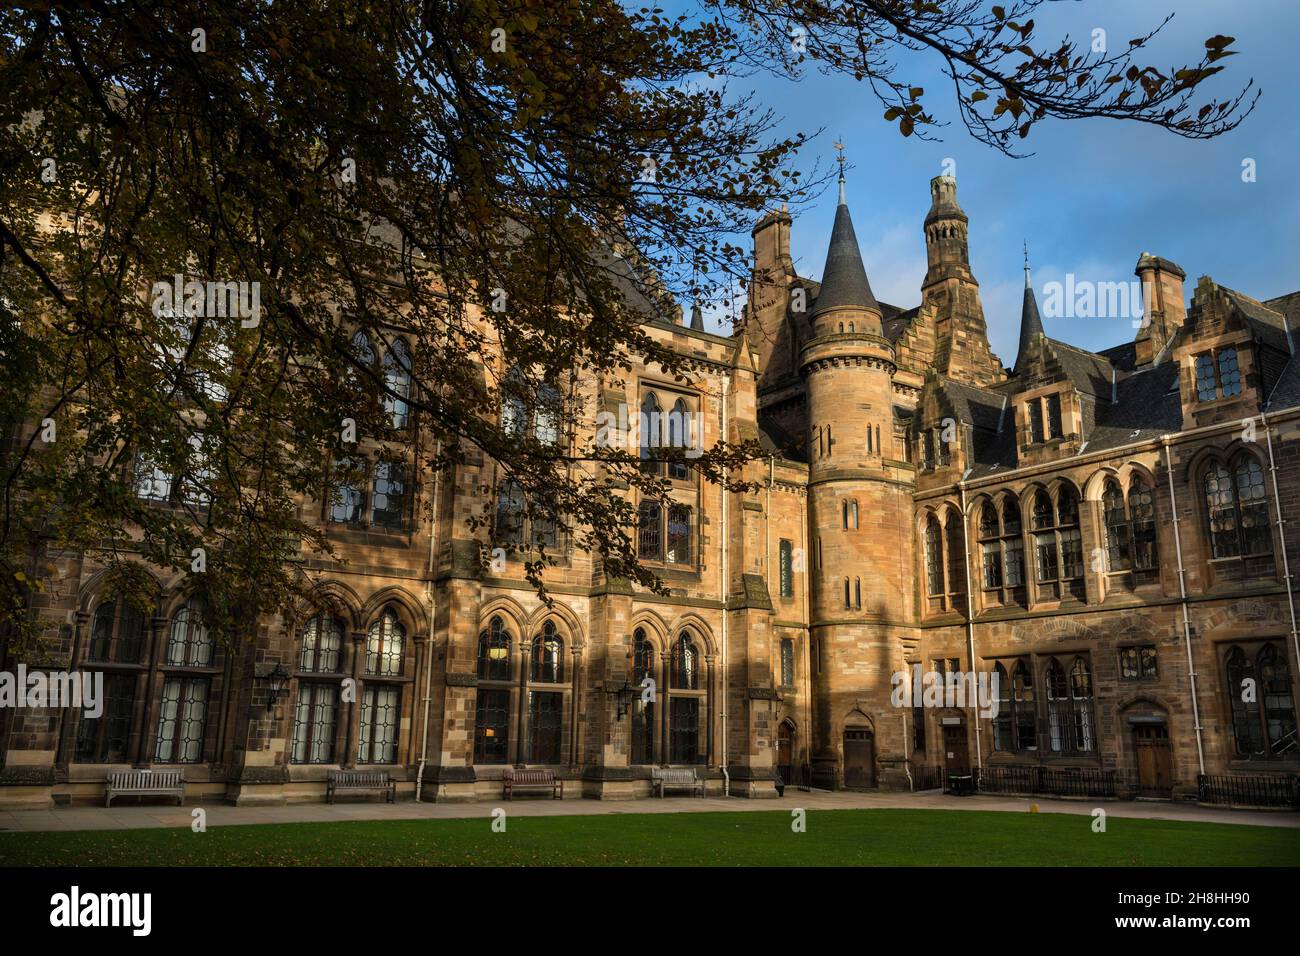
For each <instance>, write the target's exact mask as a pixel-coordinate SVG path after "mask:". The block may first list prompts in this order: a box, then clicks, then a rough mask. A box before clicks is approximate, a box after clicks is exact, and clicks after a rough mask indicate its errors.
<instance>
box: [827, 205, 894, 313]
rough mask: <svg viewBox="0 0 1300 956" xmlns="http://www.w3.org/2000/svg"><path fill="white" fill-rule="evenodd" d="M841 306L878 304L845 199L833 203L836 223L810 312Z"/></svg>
mask: <svg viewBox="0 0 1300 956" xmlns="http://www.w3.org/2000/svg"><path fill="white" fill-rule="evenodd" d="M840 306H857V307H858V308H863V309H879V308H880V306H879V305H878V304H877V302H876V297H875V296H874V295H873V294H872V292H871V283H870V282H868V281H867V269H866V267H865V266H864V265H863V264H862V251H861V250H860V249H859V248H858V237H857V234H856V233H855V232H854V231H853V219H852V218H851V217H850V216H849V207H848V206H846V205H845V204H844V203H840V204H839V205H838V206H836V207H835V225H834V227H832V229H831V241H830V246H829V247H828V248H827V250H826V268H825V269H823V270H822V281H821V289H820V291H819V292H818V293H817V303H816V305H815V306H814V307H813V311H812V314H813V315H814V316H816V315H819V314H820V313H822V312H826V311H828V310H829V309H834V308H838V307H840Z"/></svg>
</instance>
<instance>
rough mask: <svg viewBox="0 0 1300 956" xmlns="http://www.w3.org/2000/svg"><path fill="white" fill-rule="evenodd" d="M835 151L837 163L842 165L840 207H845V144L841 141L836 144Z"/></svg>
mask: <svg viewBox="0 0 1300 956" xmlns="http://www.w3.org/2000/svg"><path fill="white" fill-rule="evenodd" d="M834 146H835V151H836V153H837V154H838V155H837V156H836V157H835V161H836V162H837V163H839V164H840V205H841V206H843V205H844V144H843V143H841V142H840V141H839V140H836V141H835V143H834Z"/></svg>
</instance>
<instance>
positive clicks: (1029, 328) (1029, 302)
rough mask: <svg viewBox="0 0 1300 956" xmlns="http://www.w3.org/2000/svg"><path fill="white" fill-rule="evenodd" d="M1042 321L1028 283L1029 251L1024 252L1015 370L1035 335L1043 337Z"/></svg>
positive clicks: (1019, 365)
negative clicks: (1022, 286) (1018, 344)
mask: <svg viewBox="0 0 1300 956" xmlns="http://www.w3.org/2000/svg"><path fill="white" fill-rule="evenodd" d="M1043 334H1044V332H1043V320H1042V319H1041V318H1040V317H1039V315H1038V300H1037V299H1035V298H1034V287H1033V286H1032V285H1031V284H1030V282H1029V251H1028V249H1026V250H1025V298H1024V301H1023V302H1022V303H1021V306H1020V346H1019V348H1018V349H1017V350H1016V364H1015V368H1016V370H1017V371H1018V370H1019V369H1020V368H1021V366H1022V365H1023V364H1024V361H1025V355H1026V354H1027V353H1028V352H1029V345H1030V343H1031V342H1033V341H1034V337H1035V336H1036V335H1043Z"/></svg>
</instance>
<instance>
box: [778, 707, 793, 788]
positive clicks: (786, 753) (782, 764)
mask: <svg viewBox="0 0 1300 956" xmlns="http://www.w3.org/2000/svg"><path fill="white" fill-rule="evenodd" d="M776 772H777V773H778V774H779V775H780V777H781V782H782V783H785V784H793V783H794V729H793V728H792V727H791V726H790V725H789V724H788V723H784V722H782V724H781V726H780V727H779V728H778V729H777V732H776Z"/></svg>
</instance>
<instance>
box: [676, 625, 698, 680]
mask: <svg viewBox="0 0 1300 956" xmlns="http://www.w3.org/2000/svg"><path fill="white" fill-rule="evenodd" d="M671 678H672V686H673V689H674V690H699V689H700V652H699V651H698V650H696V648H695V642H694V641H693V640H691V636H690V635H689V634H687V633H686V632H684V631H683V632H682V635H681V637H679V638H678V639H677V643H676V644H674V645H673V654H672V674H671Z"/></svg>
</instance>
